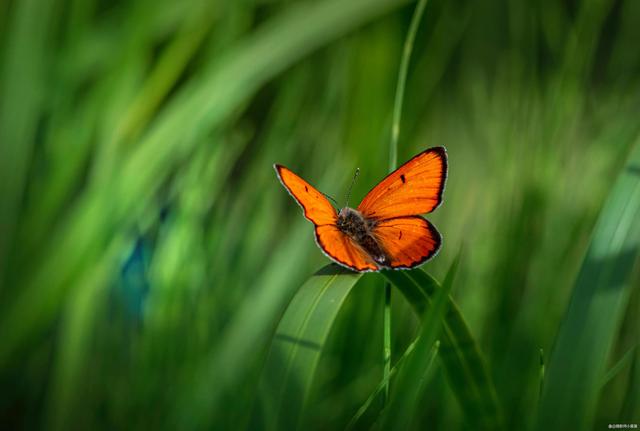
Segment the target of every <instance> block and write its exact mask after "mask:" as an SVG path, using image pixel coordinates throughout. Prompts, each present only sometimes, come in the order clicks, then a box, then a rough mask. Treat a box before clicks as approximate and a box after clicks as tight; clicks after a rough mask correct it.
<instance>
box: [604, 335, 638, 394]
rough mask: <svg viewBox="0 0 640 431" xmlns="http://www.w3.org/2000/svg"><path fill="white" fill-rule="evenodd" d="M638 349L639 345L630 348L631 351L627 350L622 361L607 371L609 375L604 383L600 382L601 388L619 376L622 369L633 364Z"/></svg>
mask: <svg viewBox="0 0 640 431" xmlns="http://www.w3.org/2000/svg"><path fill="white" fill-rule="evenodd" d="M637 348H638V345H637V344H636V345H635V346H633V347H631V348H629V350H627V351H626V352H625V354H624V355H622V358H620V360H619V361H618V362H616V363H615V365H614V366H613V367H611V369H610V370H609V371H607V374H606V375H605V376H604V377H603V378H602V382H600V386H604V385H606V384H607V383H609V382H610V381H611V379H613V378H614V377H615V376H617V375H618V373H619V372H620V371H622V369H623V368H624V367H625V366H626V365H628V364H629V363H631V361H632V360H633V354H634V353H635V352H636V349H637Z"/></svg>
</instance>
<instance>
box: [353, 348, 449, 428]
mask: <svg viewBox="0 0 640 431" xmlns="http://www.w3.org/2000/svg"><path fill="white" fill-rule="evenodd" d="M415 347H416V341H414V342H412V343H411V344H409V347H407V348H406V349H405V351H404V353H403V354H402V356H400V359H398V361H397V362H396V364H395V365H394V366H393V367H392V368H391V370H390V371H389V375H388V376H387V377H383V379H382V381H381V382H380V384H378V386H377V387H376V389H375V390H374V391H373V392H372V393H371V395H369V398H367V399H366V401H365V402H364V403H363V404H362V405H361V406H360V408H359V409H358V411H356V413H355V414H354V415H353V417H352V418H351V420H350V421H349V423H348V424H347V427H346V430H347V431H349V430H352V429H366V428H370V427H371V425H372V424H373V421H371V423H370V424H368V425H363V421H364V420H365V418H366V417H367V416H368V415H369V414H370V413H371V410H373V409H372V408H371V406H372V405H373V402H374V401H375V400H376V398H378V396H380V395H381V394H383V395H384V392H383V391H384V390H385V388H387V387H388V386H389V384H390V383H391V379H392V378H393V377H394V376H395V375H396V374H397V372H398V368H400V367H401V366H402V364H403V363H404V361H405V360H406V359H407V358H408V357H409V356H410V355H411V352H413V349H414V348H415ZM437 347H438V348H439V347H440V344H439V343H438V344H437ZM434 350H435V349H434ZM376 416H377V415H376Z"/></svg>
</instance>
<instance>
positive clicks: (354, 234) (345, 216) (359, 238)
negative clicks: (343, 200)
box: [336, 207, 389, 266]
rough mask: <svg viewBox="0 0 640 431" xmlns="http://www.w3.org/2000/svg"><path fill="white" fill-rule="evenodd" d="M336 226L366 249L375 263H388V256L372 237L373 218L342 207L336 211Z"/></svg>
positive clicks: (374, 224) (383, 264)
mask: <svg viewBox="0 0 640 431" xmlns="http://www.w3.org/2000/svg"><path fill="white" fill-rule="evenodd" d="M336 226H337V227H338V229H339V230H340V231H341V232H343V233H344V234H345V235H347V236H349V237H350V238H351V239H352V240H353V241H354V242H355V243H356V244H358V245H359V246H360V247H361V248H362V249H363V250H364V251H366V252H367V254H369V256H370V257H371V258H372V259H373V260H374V261H375V262H376V263H377V264H379V265H382V266H386V265H387V264H388V263H389V257H388V256H387V255H386V253H385V252H384V250H383V249H382V246H381V245H380V244H378V241H376V239H375V237H374V233H373V230H374V228H375V226H376V222H375V220H373V219H368V218H366V217H365V216H363V215H362V213H360V211H358V210H356V209H353V208H349V207H344V208H342V209H341V210H340V212H339V213H338V220H337V222H336Z"/></svg>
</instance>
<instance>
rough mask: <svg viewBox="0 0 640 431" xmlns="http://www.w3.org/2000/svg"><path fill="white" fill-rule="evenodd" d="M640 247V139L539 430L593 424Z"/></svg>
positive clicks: (581, 283)
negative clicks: (606, 366)
mask: <svg viewBox="0 0 640 431" xmlns="http://www.w3.org/2000/svg"><path fill="white" fill-rule="evenodd" d="M639 249H640V143H636V145H635V146H634V149H633V151H632V153H631V156H630V158H629V160H628V162H627V164H626V166H625V167H624V169H623V170H622V172H621V173H620V175H619V177H618V179H617V181H616V183H615V185H614V186H613V189H612V190H611V192H610V194H609V197H608V199H607V201H606V202H605V205H604V207H603V209H602V212H601V214H600V217H599V220H598V223H597V225H596V227H595V229H594V232H593V236H592V238H591V244H590V246H589V250H588V252H587V256H586V258H585V259H584V262H583V264H582V268H581V269H580V273H579V275H578V279H577V281H576V285H575V288H574V290H573V293H572V296H571V300H570V303H569V307H568V309H567V312H566V314H565V316H564V321H563V323H562V325H561V327H560V331H559V333H558V336H557V338H556V341H555V347H554V349H553V352H552V354H551V359H550V361H549V366H548V368H547V379H546V382H545V389H544V392H543V394H542V402H541V408H540V412H539V416H538V423H537V426H538V429H541V430H542V429H544V430H561V429H568V428H574V429H589V428H591V427H592V425H593V420H594V414H595V411H596V404H597V400H598V393H599V391H600V388H601V381H602V378H603V375H604V371H605V365H606V360H607V357H608V355H609V352H610V350H611V346H612V344H613V342H614V341H615V339H616V334H617V332H618V328H619V325H620V322H621V320H622V318H623V315H624V311H625V310H626V309H627V303H628V300H629V294H630V291H631V287H632V285H631V283H630V280H629V277H630V275H631V273H632V271H633V268H634V265H635V264H637V260H638V250H639Z"/></svg>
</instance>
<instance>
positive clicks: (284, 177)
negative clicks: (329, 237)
mask: <svg viewBox="0 0 640 431" xmlns="http://www.w3.org/2000/svg"><path fill="white" fill-rule="evenodd" d="M273 167H274V168H275V170H276V173H277V174H278V178H280V182H281V183H282V185H283V186H285V188H286V189H287V190H288V191H289V194H290V195H291V196H293V198H294V199H295V200H296V201H297V202H298V204H299V205H300V206H301V207H302V210H303V211H304V216H305V217H306V218H307V219H308V220H309V221H311V222H313V223H314V224H315V225H319V226H321V225H328V224H332V225H335V223H336V220H337V214H336V210H335V208H333V205H331V202H329V200H328V199H327V198H326V197H324V195H323V194H322V193H320V192H319V191H318V190H316V188H315V187H313V186H312V185H311V184H309V183H308V182H306V181H305V180H303V179H302V178H300V177H299V176H298V175H296V174H294V173H293V172H292V171H291V170H290V169H288V168H285V167H284V166H281V165H273Z"/></svg>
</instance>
